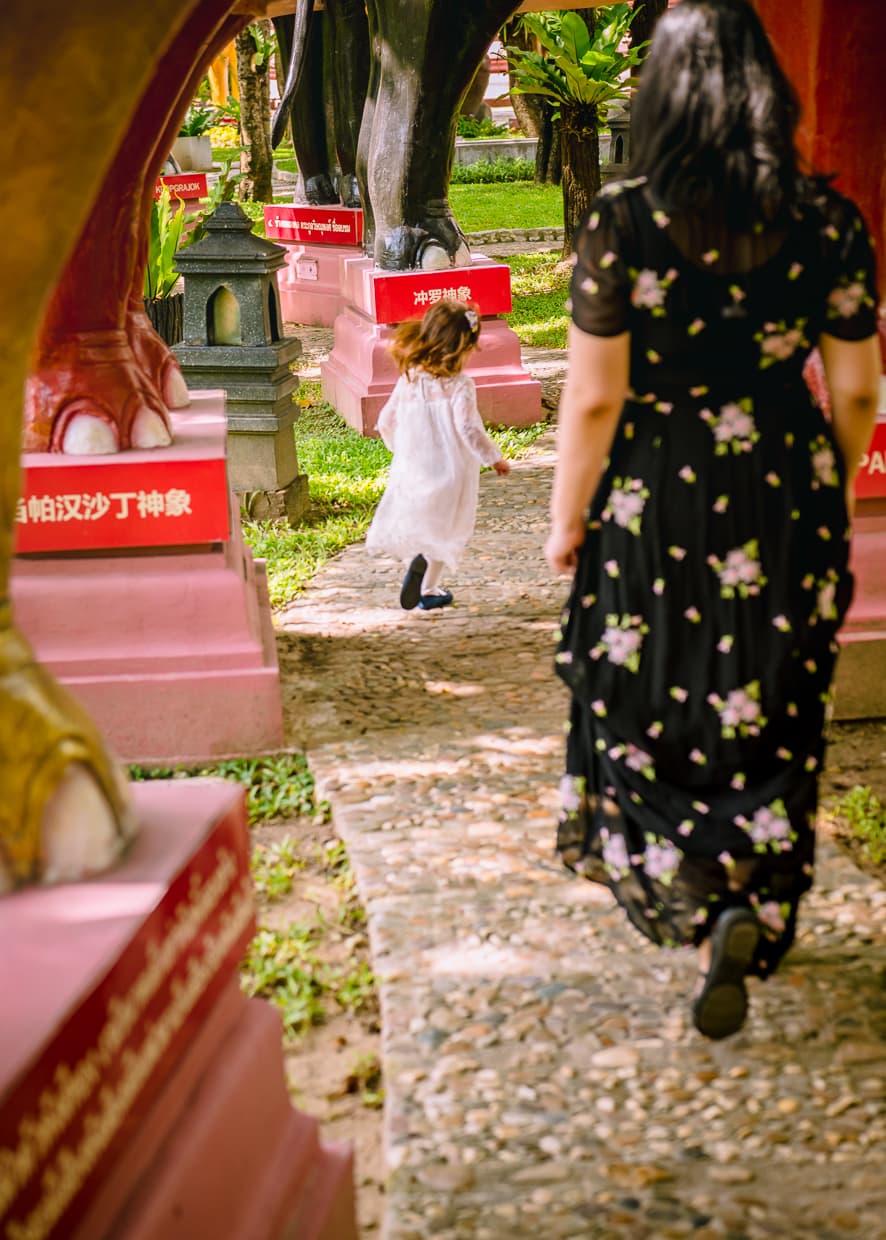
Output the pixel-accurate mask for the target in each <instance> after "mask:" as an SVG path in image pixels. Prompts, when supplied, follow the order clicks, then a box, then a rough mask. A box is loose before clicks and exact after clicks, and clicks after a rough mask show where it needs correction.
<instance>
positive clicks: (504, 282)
mask: <svg viewBox="0 0 886 1240" xmlns="http://www.w3.org/2000/svg"><path fill="white" fill-rule="evenodd" d="M372 286H373V289H374V291H375V318H376V322H378V323H402V322H403V321H404V319H420V318H421V316H422V315H423V314H424V312H425V311H426V310H427V308H428V306H432V305H433V304H434V302H436V301H442V300H452V301H471V302H474V303H475V304H476V305H478V306H479V307H480V313H481V314H485V315H492V314H508V313H509V311H510V309H511V304H512V303H511V271H510V268H509V267H507V266H506V265H505V264H504V263H475V264H474V266H473V267H452V268H448V269H446V270H444V271H402V272H401V271H398V272H387V271H379V272H373V274H372Z"/></svg>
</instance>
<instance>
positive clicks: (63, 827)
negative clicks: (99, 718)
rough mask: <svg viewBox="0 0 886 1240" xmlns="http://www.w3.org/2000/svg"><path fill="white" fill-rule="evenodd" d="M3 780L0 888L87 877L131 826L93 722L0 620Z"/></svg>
mask: <svg viewBox="0 0 886 1240" xmlns="http://www.w3.org/2000/svg"><path fill="white" fill-rule="evenodd" d="M4 610H6V611H7V615H8V609H4ZM0 787H2V788H3V791H4V796H3V803H2V806H0V893H3V892H8V891H11V890H13V889H14V888H15V887H20V886H23V885H25V884H28V883H61V882H71V881H75V880H77V879H82V878H88V877H89V876H91V875H94V874H97V873H99V872H101V871H102V870H105V869H107V868H108V867H109V866H111V865H113V864H114V863H115V862H116V861H118V860H119V859H120V857H121V856H122V854H123V852H124V850H125V848H126V846H127V844H128V843H129V841H130V840H131V839H132V838H133V836H134V835H135V820H134V816H133V813H132V810H131V808H130V805H129V799H128V796H127V790H126V783H125V780H124V778H123V774H122V771H120V770H119V769H118V768H117V767H116V766H115V765H114V763H113V762H112V761H111V759H110V758H109V756H108V754H107V753H106V751H105V749H104V747H103V745H102V742H101V739H100V737H99V735H98V732H97V730H96V728H95V725H94V724H93V723H92V721H91V720H90V718H89V716H88V715H87V714H86V712H85V711H84V710H83V709H82V708H81V707H80V706H79V705H78V703H77V702H75V701H74V699H73V698H72V697H71V696H70V695H69V694H68V693H67V692H66V691H65V690H64V689H63V688H62V687H61V686H60V685H59V684H57V683H56V682H55V681H54V680H53V679H52V677H51V676H50V675H49V674H48V673H47V672H46V671H45V670H44V669H43V668H42V667H40V665H39V664H38V663H37V662H36V661H35V659H34V654H33V652H32V651H31V649H30V647H29V646H28V644H27V642H26V641H25V640H24V639H23V638H22V637H21V636H20V634H19V633H17V632H16V631H15V629H13V628H2V629H0Z"/></svg>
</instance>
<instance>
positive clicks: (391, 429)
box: [375, 375, 406, 452]
mask: <svg viewBox="0 0 886 1240" xmlns="http://www.w3.org/2000/svg"><path fill="white" fill-rule="evenodd" d="M405 382H406V377H405V375H401V376H400V378H399V379H398V380H397V382H396V384H395V385H394V390H393V392H391V394H390V396H389V397H388V399H387V402H386V403H385V405H384V406H383V407H382V410H381V413H380V414H379V415H378V420H377V421H376V424H375V429H376V430H377V431H378V433H379V435H380V436H381V440H382V443H383V444H384V445H385V447H386V448H387V449H388V450H389V451H391V452H393V451H394V436H395V435H396V433H397V406H398V405H399V404H400V397H401V396H402V395H403V384H404V383H405Z"/></svg>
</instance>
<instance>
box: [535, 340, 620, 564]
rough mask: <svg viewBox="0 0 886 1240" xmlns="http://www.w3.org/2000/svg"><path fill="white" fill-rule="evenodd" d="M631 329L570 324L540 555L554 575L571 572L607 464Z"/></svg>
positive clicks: (576, 560) (617, 413)
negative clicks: (607, 330) (593, 331)
mask: <svg viewBox="0 0 886 1240" xmlns="http://www.w3.org/2000/svg"><path fill="white" fill-rule="evenodd" d="M630 341H631V335H630V332H622V333H621V334H620V335H617V336H590V335H588V334H587V333H586V332H583V331H580V330H579V329H578V328H577V327H576V326H575V324H571V325H570V328H569V369H568V371H567V374H566V383H565V385H564V388H563V395H562V397H561V400H560V412H559V418H558V429H557V464H556V468H555V470H554V487H553V493H552V495H551V532H550V534H549V536H548V540H547V543H546V544H545V556H546V558H547V561H548V564H549V565H550V566H551V568H552V570H553V571H554V572H555V573H571V572H574V570H575V566H576V564H577V562H578V552H579V548H580V547H581V545H582V543H583V542H584V540H585V511H586V509H587V506H588V504H589V503H590V502H591V499H592V498H593V495H594V492H595V491H596V489H597V485H598V483H599V481H600V475H601V474H602V473H603V470H604V468H605V466H606V459H607V457H608V455H609V449H610V447H611V445H612V439H613V436H614V435H615V428H616V426H617V425H618V419H619V416H620V414H621V410H622V406H623V405H624V401H625V396H626V395H627V391H628V377H629V371H630V355H631V349H630Z"/></svg>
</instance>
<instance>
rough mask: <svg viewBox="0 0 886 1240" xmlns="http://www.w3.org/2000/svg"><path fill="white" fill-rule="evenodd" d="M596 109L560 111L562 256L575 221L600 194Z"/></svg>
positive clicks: (567, 250)
mask: <svg viewBox="0 0 886 1240" xmlns="http://www.w3.org/2000/svg"><path fill="white" fill-rule="evenodd" d="M598 124H599V122H598V118H597V109H596V108H588V107H580V106H579V107H576V106H575V105H573V106H571V107H567V106H566V105H565V104H564V106H563V108H562V109H561V112H560V140H561V144H562V150H563V257H564V258H568V256H569V254H570V253H571V251H572V238H573V235H574V233H575V230H576V227H577V226H578V221H579V220H580V219H581V217H582V215H584V213H585V211H587V209H588V207H589V206H590V205H591V202H592V201H593V199H594V198H595V197H596V195H597V194H599V192H600V184H601V181H600V135H599V129H598Z"/></svg>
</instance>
